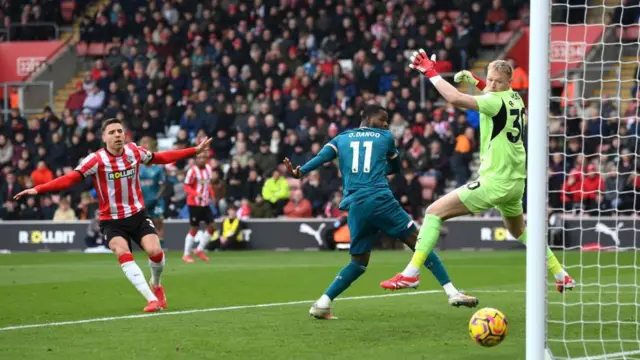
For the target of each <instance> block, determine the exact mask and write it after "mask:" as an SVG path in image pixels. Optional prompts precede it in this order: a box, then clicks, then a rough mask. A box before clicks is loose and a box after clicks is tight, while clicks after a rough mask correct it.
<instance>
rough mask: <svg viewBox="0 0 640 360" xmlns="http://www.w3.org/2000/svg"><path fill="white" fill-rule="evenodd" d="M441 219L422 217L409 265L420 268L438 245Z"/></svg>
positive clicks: (432, 216)
mask: <svg viewBox="0 0 640 360" xmlns="http://www.w3.org/2000/svg"><path fill="white" fill-rule="evenodd" d="M441 224H442V219H441V218H439V217H437V216H434V215H427V216H425V217H424V222H423V224H422V227H420V233H419V234H418V243H417V244H416V251H415V252H414V253H413V257H412V258H411V265H413V266H415V267H417V268H420V267H421V266H422V265H423V264H424V262H425V261H426V260H427V257H428V256H429V253H431V251H433V249H434V248H435V247H436V244H437V243H438V238H439V237H440V225H441Z"/></svg>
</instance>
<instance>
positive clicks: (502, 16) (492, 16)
mask: <svg viewBox="0 0 640 360" xmlns="http://www.w3.org/2000/svg"><path fill="white" fill-rule="evenodd" d="M506 21H507V11H506V10H505V9H504V8H503V7H502V1H500V0H493V1H492V2H491V9H490V10H489V11H488V12H487V21H486V22H485V26H486V28H487V30H488V31H495V32H500V31H502V29H503V28H504V24H505V22H506Z"/></svg>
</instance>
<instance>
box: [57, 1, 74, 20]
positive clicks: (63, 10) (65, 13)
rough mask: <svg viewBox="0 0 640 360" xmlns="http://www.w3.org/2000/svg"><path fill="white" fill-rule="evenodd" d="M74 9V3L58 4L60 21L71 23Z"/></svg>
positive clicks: (64, 2)
mask: <svg viewBox="0 0 640 360" xmlns="http://www.w3.org/2000/svg"><path fill="white" fill-rule="evenodd" d="M75 9H76V2H75V1H73V0H71V1H63V2H61V3H60V15H61V16H62V19H63V20H64V21H66V22H71V21H73V12H74V11H75Z"/></svg>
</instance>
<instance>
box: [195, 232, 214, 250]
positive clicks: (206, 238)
mask: <svg viewBox="0 0 640 360" xmlns="http://www.w3.org/2000/svg"><path fill="white" fill-rule="evenodd" d="M211 235H212V234H209V232H208V231H203V232H202V235H201V236H200V239H199V241H200V242H199V243H198V250H199V251H203V250H204V247H205V246H207V244H208V243H209V240H210V239H211Z"/></svg>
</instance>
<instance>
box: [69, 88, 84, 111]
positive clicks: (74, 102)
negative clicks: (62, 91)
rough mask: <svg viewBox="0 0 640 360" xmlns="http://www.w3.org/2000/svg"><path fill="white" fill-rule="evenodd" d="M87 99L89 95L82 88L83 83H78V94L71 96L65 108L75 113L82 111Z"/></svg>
mask: <svg viewBox="0 0 640 360" xmlns="http://www.w3.org/2000/svg"><path fill="white" fill-rule="evenodd" d="M86 98H87V93H85V92H84V89H83V88H82V82H80V81H78V82H77V83H76V92H74V93H73V94H71V95H69V98H68V99H67V103H66V104H65V105H64V107H65V108H67V109H71V110H73V111H80V110H82V107H83V106H84V99H86Z"/></svg>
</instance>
